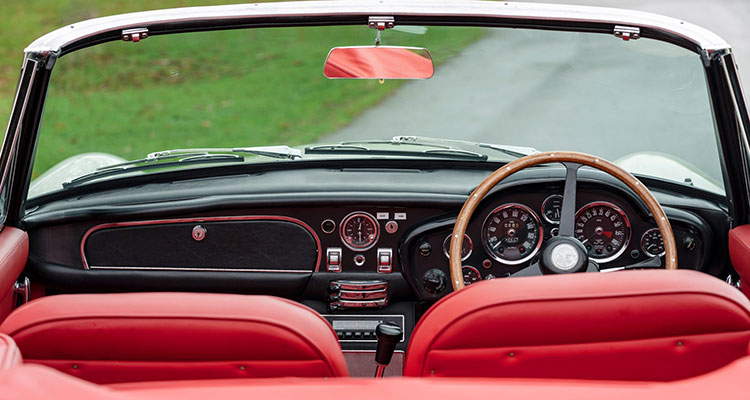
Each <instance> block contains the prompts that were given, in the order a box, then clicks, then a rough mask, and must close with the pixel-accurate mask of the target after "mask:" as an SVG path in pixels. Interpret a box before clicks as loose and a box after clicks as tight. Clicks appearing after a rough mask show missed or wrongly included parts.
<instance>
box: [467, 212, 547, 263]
mask: <svg viewBox="0 0 750 400" xmlns="http://www.w3.org/2000/svg"><path fill="white" fill-rule="evenodd" d="M512 207H518V208H521V209H523V210H524V211H526V212H527V213H529V215H531V217H532V218H534V221H535V222H536V225H537V227H538V229H539V234H538V237H537V243H536V246H535V247H534V251H531V252H529V254H528V255H527V256H526V257H523V258H520V259H518V260H506V259H504V258H502V257H500V256H498V255H497V254H495V252H494V251H493V250H492V248H491V246H490V244H489V243H488V242H487V238H486V237H485V236H486V235H485V232H486V227H487V222H488V221H489V220H490V217H492V216H493V215H495V214H496V213H498V212H500V211H502V210H505V209H506V208H512ZM481 237H482V246H483V247H484V250H485V252H487V254H488V255H489V256H490V257H492V259H494V260H495V261H497V262H499V263H501V264H505V265H518V264H523V263H525V262H527V261H529V260H531V259H532V258H533V257H534V256H535V255H537V253H539V249H540V248H542V241H543V239H544V227H543V226H542V221H541V219H539V215H537V213H535V212H534V210H532V209H531V208H529V207H527V206H525V205H523V204H521V203H505V204H503V205H501V206H499V207H497V208H495V209H494V210H492V211H491V212H490V213H489V214H487V216H486V217H485V218H484V222H483V223H482V232H481Z"/></svg>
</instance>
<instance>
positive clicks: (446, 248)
mask: <svg viewBox="0 0 750 400" xmlns="http://www.w3.org/2000/svg"><path fill="white" fill-rule="evenodd" d="M451 236H453V235H452V234H451V235H448V236H446V237H445V240H443V254H445V256H446V257H448V258H450V247H451ZM473 249H474V245H473V244H472V243H471V239H470V238H469V235H464V243H463V245H462V246H461V261H464V260H466V259H467V258H469V256H470V255H471V251H472V250H473Z"/></svg>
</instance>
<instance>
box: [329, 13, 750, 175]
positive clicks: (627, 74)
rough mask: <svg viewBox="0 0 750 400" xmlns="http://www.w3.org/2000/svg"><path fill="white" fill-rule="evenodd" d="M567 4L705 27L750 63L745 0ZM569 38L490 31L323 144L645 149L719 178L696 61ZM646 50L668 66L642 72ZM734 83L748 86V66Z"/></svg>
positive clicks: (604, 40)
mask: <svg viewBox="0 0 750 400" xmlns="http://www.w3.org/2000/svg"><path fill="white" fill-rule="evenodd" d="M573 2H574V3H576V4H582V5H594V4H596V5H601V6H619V7H623V8H631V9H638V10H643V11H650V12H657V13H661V14H665V15H670V16H672V17H676V18H680V19H684V20H687V21H690V22H693V23H696V24H699V25H702V26H705V27H707V28H709V29H712V30H714V31H715V32H717V33H718V34H720V35H722V36H723V37H724V38H725V39H726V40H727V41H729V42H730V43H736V46H739V48H738V49H736V50H735V53H736V54H737V59H738V61H739V63H740V65H742V63H743V62H744V60H747V61H748V63H749V64H750V54H748V51H749V50H750V46H747V45H746V44H747V43H750V33H748V32H747V31H746V30H743V29H742V28H743V25H744V24H745V21H744V20H745V19H747V18H748V17H750V1H748V0H734V1H732V0H723V1H711V2H708V1H698V0H695V1H691V0H660V1H653V0H651V1H646V0H643V1H627V0H623V1H609V0H598V1H590V0H578V1H575V0H571V3H573ZM570 35H571V34H561V35H551V34H550V33H549V32H538V31H521V30H503V31H497V30H493V31H492V32H491V33H489V34H488V35H487V36H486V37H485V38H483V39H481V40H479V41H478V42H476V43H475V44H473V45H472V46H470V47H469V48H467V49H465V50H464V51H463V52H462V54H461V55H460V56H459V57H457V58H455V59H453V60H451V61H448V62H446V63H445V64H443V65H440V66H439V67H438V69H437V73H436V75H435V77H433V78H432V79H430V80H428V81H412V82H408V83H407V84H405V85H404V86H403V87H402V88H401V89H399V91H398V92H397V93H396V94H395V95H394V96H391V97H390V98H389V99H387V100H386V101H385V102H383V103H382V104H381V105H379V106H377V107H374V108H372V109H370V110H368V111H367V112H365V113H364V114H363V115H362V116H361V117H360V118H359V119H358V120H356V121H355V122H354V123H353V124H352V125H350V126H348V127H346V128H344V129H342V130H341V131H339V132H337V133H335V134H333V135H331V136H330V137H328V138H326V140H325V141H343V140H352V139H366V138H389V137H390V136H393V135H395V134H412V135H414V134H416V135H424V136H433V137H445V138H456V139H465V140H471V141H477V142H491V143H503V144H511V145H519V146H531V147H535V148H537V149H539V150H542V151H544V150H560V149H568V150H578V151H584V152H589V153H593V154H597V155H600V156H602V157H604V158H607V159H611V160H616V159H618V158H620V157H623V156H625V155H627V154H631V153H635V152H642V151H649V152H654V151H656V152H663V153H668V154H672V155H674V156H676V157H678V158H679V159H681V160H682V161H685V162H687V163H690V164H692V165H694V166H695V167H697V168H698V169H699V170H701V171H703V172H705V173H706V174H707V175H709V176H710V177H713V178H714V179H716V180H720V176H721V174H720V171H719V167H718V161H716V160H717V159H718V155H717V152H716V150H715V149H716V144H715V139H714V137H713V135H712V132H713V126H712V125H711V123H710V119H711V114H710V110H709V106H708V100H707V96H706V93H705V91H703V89H702V88H703V87H704V86H705V83H704V82H703V79H704V78H703V76H702V73H701V70H700V66H699V63H698V62H697V61H696V59H695V57H697V56H695V55H694V54H692V53H689V52H686V51H681V50H680V49H678V50H677V51H674V50H673V49H674V47H673V46H669V45H666V44H663V43H660V42H655V41H647V40H640V41H631V42H622V41H619V40H617V39H615V38H613V37H608V36H605V35H582V36H578V37H572V36H570ZM616 46H618V47H616ZM743 46H744V47H743ZM653 53H655V54H669V55H670V57H666V58H661V59H660V60H659V61H658V63H656V64H654V62H653V60H652V59H651V58H650V56H651V54H653ZM592 54H606V56H601V57H590V55H592ZM469 60H471V61H470V62H469ZM741 73H743V72H741ZM744 76H745V77H748V78H746V79H750V68H746V69H745V71H744ZM561 99H565V101H561ZM384 124H386V125H387V128H386V127H384ZM384 128H386V129H387V130H384Z"/></svg>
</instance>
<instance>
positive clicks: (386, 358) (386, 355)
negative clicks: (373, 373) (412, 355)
mask: <svg viewBox="0 0 750 400" xmlns="http://www.w3.org/2000/svg"><path fill="white" fill-rule="evenodd" d="M402 334H403V331H402V330H401V328H400V327H398V326H396V325H393V324H378V326H377V328H375V336H376V337H377V338H378V348H377V350H376V351H375V362H376V363H378V364H380V365H388V364H390V363H391V358H393V351H394V350H396V345H397V344H398V342H399V341H400V340H401V335H402Z"/></svg>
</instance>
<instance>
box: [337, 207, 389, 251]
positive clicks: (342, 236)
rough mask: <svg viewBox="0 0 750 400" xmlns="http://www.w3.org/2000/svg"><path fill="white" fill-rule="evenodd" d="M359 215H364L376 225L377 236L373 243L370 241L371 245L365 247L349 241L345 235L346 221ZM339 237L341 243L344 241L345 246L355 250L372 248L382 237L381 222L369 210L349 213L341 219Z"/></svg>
mask: <svg viewBox="0 0 750 400" xmlns="http://www.w3.org/2000/svg"><path fill="white" fill-rule="evenodd" d="M357 216H362V217H364V218H367V219H369V220H370V221H371V222H372V224H373V226H375V238H374V239H373V240H372V243H370V244H369V245H367V246H365V247H357V246H353V245H351V244H350V243H349V242H347V240H346V238H345V237H344V229H345V228H346V223H347V222H349V220H350V219H352V218H354V217H357ZM339 239H341V243H343V244H344V246H346V247H347V248H348V249H349V250H354V251H366V250H370V249H371V248H373V247H375V245H376V244H378V240H379V239H380V224H379V223H378V220H377V219H376V218H375V217H373V216H372V214H370V213H368V212H365V211H354V212H351V213H349V214H347V215H346V216H345V217H344V218H343V219H342V220H341V223H340V224H339Z"/></svg>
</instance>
